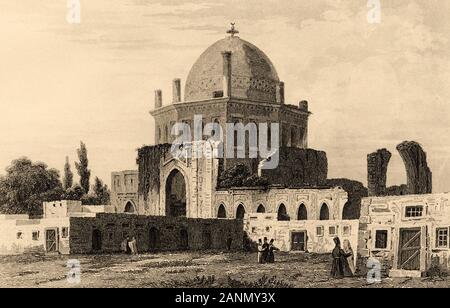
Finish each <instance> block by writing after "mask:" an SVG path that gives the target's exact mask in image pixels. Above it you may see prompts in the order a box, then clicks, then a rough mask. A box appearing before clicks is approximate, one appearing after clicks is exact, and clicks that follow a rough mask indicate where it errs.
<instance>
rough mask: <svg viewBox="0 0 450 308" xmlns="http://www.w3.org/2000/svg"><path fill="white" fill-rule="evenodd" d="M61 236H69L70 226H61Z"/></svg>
mask: <svg viewBox="0 0 450 308" xmlns="http://www.w3.org/2000/svg"><path fill="white" fill-rule="evenodd" d="M61 237H62V238H67V237H69V228H67V227H63V228H61Z"/></svg>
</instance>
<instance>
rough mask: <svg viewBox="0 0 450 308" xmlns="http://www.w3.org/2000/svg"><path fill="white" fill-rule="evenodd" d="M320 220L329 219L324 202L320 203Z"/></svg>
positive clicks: (328, 212) (328, 211)
mask: <svg viewBox="0 0 450 308" xmlns="http://www.w3.org/2000/svg"><path fill="white" fill-rule="evenodd" d="M320 220H330V210H329V209H328V205H327V204H326V203H324V204H322V208H321V209H320Z"/></svg>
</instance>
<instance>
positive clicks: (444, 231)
mask: <svg viewBox="0 0 450 308" xmlns="http://www.w3.org/2000/svg"><path fill="white" fill-rule="evenodd" d="M436 247H437V248H447V247H448V228H439V229H437V230H436Z"/></svg>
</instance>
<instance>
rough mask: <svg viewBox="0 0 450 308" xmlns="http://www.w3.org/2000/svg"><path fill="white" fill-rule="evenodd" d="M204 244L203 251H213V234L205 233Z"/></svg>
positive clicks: (203, 236)
mask: <svg viewBox="0 0 450 308" xmlns="http://www.w3.org/2000/svg"><path fill="white" fill-rule="evenodd" d="M202 243H203V249H211V246H212V239H211V232H209V231H207V230H204V231H203V233H202Z"/></svg>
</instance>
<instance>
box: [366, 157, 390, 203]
mask: <svg viewBox="0 0 450 308" xmlns="http://www.w3.org/2000/svg"><path fill="white" fill-rule="evenodd" d="M391 157H392V154H391V152H389V151H388V150H386V149H381V150H378V151H376V152H374V153H371V154H369V155H367V183H368V189H369V196H384V195H385V194H386V175H387V167H388V164H389V161H390V159H391Z"/></svg>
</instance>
